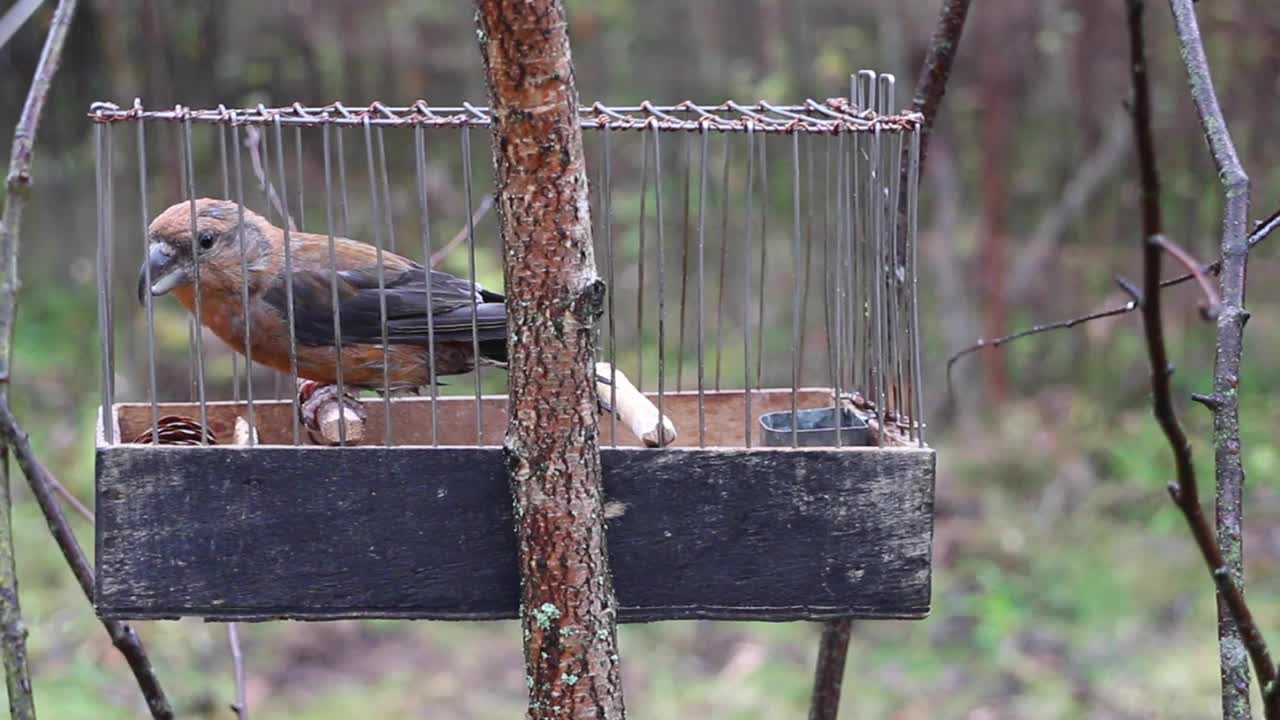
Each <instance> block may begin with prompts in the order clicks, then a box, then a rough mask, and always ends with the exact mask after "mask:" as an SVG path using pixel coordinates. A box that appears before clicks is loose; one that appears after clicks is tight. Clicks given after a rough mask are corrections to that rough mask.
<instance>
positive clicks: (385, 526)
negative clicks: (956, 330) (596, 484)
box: [96, 445, 934, 622]
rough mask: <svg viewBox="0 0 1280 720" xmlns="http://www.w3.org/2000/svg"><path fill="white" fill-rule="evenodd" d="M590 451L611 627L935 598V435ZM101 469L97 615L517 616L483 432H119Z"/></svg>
mask: <svg viewBox="0 0 1280 720" xmlns="http://www.w3.org/2000/svg"><path fill="white" fill-rule="evenodd" d="M601 454H602V459H603V463H604V470H605V485H606V487H605V490H606V495H607V496H608V498H609V500H610V502H611V508H612V509H613V510H614V511H615V512H618V511H620V512H621V514H620V515H616V516H615V517H613V518H612V519H611V520H610V521H609V530H608V532H609V539H608V542H609V554H610V557H611V563H612V565H613V569H614V577H615V583H616V587H617V593H618V598H619V602H620V603H621V605H622V609H621V613H620V619H621V620H622V621H624V622H639V621H650V620H672V619H681V618H714V619H747V620H800V619H818V618H827V617H840V616H845V617H861V618H876V617H879V618H918V617H923V616H924V615H926V614H927V613H928V610H929V599H930V547H931V541H932V534H933V521H932V509H933V476H934V453H933V451H932V450H927V449H926V450H919V449H897V448H894V449H875V448H846V449H842V450H831V449H821V450H812V449H808V450H806V449H799V450H792V449H755V450H741V449H733V450H711V449H708V450H696V449H694V450H686V449H679V450H646V449H632V448H627V449H622V448H619V449H605V450H603V451H602V453H601ZM97 478H98V484H97V513H98V523H97V571H98V594H97V599H96V602H97V607H98V611H99V613H100V614H102V615H104V616H107V617H117V618H130V619H142V618H166V617H178V616H202V617H207V618H211V619H217V620H230V619H275V618H297V619H333V618H345V617H400V618H434V619H499V618H512V617H515V616H516V614H517V611H518V608H517V598H518V577H517V572H516V561H515V558H516V555H515V541H514V533H513V530H512V519H511V496H510V491H509V489H508V484H507V474H506V469H505V467H504V465H503V456H502V451H501V450H499V449H496V448H417V447H407V448H321V447H299V448H286V447H263V448H255V449H248V448H242V447H209V448H199V447H149V446H138V445H119V446H112V447H102V448H99V450H98V457H97Z"/></svg>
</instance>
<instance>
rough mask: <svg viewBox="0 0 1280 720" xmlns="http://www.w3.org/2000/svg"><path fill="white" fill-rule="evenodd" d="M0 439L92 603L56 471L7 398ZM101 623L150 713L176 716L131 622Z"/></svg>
mask: <svg viewBox="0 0 1280 720" xmlns="http://www.w3.org/2000/svg"><path fill="white" fill-rule="evenodd" d="M0 441H3V442H4V443H5V444H6V445H7V446H8V447H9V448H10V450H12V452H13V455H14V458H15V459H16V460H17V461H18V466H19V467H20V468H22V473H23V474H24V475H26V478H27V484H28V485H29V486H30V487H31V493H32V494H33V495H34V496H35V498H36V502H37V503H38V504H39V505H40V510H41V511H43V512H44V517H45V521H46V522H47V523H48V524H49V532H51V533H52V534H53V539H54V540H55V541H56V542H57V543H58V548H59V549H60V550H61V551H62V556H63V557H64V558H66V561H67V564H68V565H70V566H71V573H72V574H73V575H75V578H76V582H77V583H79V585H80V589H81V591H83V592H84V595H85V598H87V599H88V600H89V602H90V603H92V602H93V593H94V577H93V567H92V566H91V565H90V564H89V559H88V558H87V557H85V554H84V550H83V549H81V547H80V542H79V541H78V540H76V536H75V533H74V532H73V531H72V530H71V526H70V525H69V524H68V523H67V518H66V516H65V515H63V514H62V508H61V507H60V506H59V505H58V499H57V498H56V497H55V493H54V490H53V486H54V482H55V481H54V480H53V474H52V473H50V472H49V470H48V469H47V468H46V467H45V466H44V465H43V464H42V463H41V462H40V460H39V458H37V457H36V455H35V452H34V451H32V449H31V442H30V440H29V439H28V437H27V434H26V432H24V431H23V430H22V427H21V426H20V425H19V424H18V421H17V419H15V418H14V417H13V413H11V412H10V411H9V407H8V404H7V403H4V402H0ZM102 625H103V627H105V628H106V630H107V634H108V635H109V636H110V637H111V644H112V645H115V647H116V649H117V650H119V651H120V654H121V655H123V656H124V658H125V660H126V661H127V662H128V663H129V668H130V669H131V670H132V671H133V676H134V677H135V678H136V679H137V681H138V688H139V689H140V690H141V691H142V696H143V698H145V699H146V702H147V708H148V709H149V710H150V711H151V717H153V718H155V719H156V720H172V718H173V716H174V715H173V708H172V707H171V706H170V705H169V700H168V698H166V697H165V694H164V689H163V688H161V687H160V681H159V679H158V678H157V677H156V674H155V671H154V669H153V668H152V667H151V661H150V659H148V658H147V652H146V650H145V649H144V648H143V645H142V639H141V638H139V637H138V635H137V633H135V632H134V630H133V628H132V627H130V626H129V624H128V623H123V622H120V621H119V620H108V619H106V618H103V619H102Z"/></svg>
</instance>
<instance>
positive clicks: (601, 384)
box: [596, 362, 676, 447]
mask: <svg viewBox="0 0 1280 720" xmlns="http://www.w3.org/2000/svg"><path fill="white" fill-rule="evenodd" d="M610 380H612V382H613V387H612V388H610V386H609V381H610ZM611 395H612V397H614V398H615V402H616V405H614V406H613V407H612V408H608V407H605V406H607V405H608V403H609V398H610V396H611ZM596 396H597V397H598V398H599V399H600V403H601V406H602V407H604V408H605V410H606V411H612V413H613V414H614V416H616V417H617V418H618V420H621V421H622V424H623V425H626V426H627V429H628V430H630V431H631V433H632V434H633V435H635V436H636V437H637V438H639V439H640V440H641V442H643V443H644V444H645V445H646V446H647V447H666V446H667V445H670V444H671V443H673V442H675V441H676V426H675V424H674V423H672V422H671V418H669V417H667V416H665V415H663V414H662V413H660V412H658V408H657V406H656V405H654V404H653V402H652V401H650V400H649V398H647V397H645V396H644V395H643V394H642V393H641V392H640V391H639V390H637V389H636V386H635V385H632V384H631V381H630V380H629V379H627V376H626V375H624V374H623V373H622V371H621V370H616V369H614V368H613V367H612V366H611V365H609V363H607V362H598V363H596Z"/></svg>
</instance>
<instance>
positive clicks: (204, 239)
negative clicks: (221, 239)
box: [200, 232, 216, 250]
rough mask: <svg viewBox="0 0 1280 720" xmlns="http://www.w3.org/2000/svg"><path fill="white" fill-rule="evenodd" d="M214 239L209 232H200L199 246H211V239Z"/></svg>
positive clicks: (207, 247) (203, 247) (206, 248)
mask: <svg viewBox="0 0 1280 720" xmlns="http://www.w3.org/2000/svg"><path fill="white" fill-rule="evenodd" d="M215 239H216V238H215V237H214V235H213V233H211V232H202V233H200V247H201V248H202V249H204V250H208V249H209V248H211V247H213V241H214V240H215Z"/></svg>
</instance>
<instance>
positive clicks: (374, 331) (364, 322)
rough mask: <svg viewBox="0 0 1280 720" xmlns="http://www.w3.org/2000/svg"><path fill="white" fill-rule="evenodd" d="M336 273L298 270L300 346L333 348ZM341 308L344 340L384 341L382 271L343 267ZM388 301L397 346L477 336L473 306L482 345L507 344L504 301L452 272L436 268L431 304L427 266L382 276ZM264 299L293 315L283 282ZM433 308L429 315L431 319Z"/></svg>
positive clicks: (295, 309)
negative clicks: (381, 298)
mask: <svg viewBox="0 0 1280 720" xmlns="http://www.w3.org/2000/svg"><path fill="white" fill-rule="evenodd" d="M334 279H335V276H334V275H333V273H331V272H330V271H328V270H299V271H295V272H294V273H293V315H294V327H295V328H296V330H295V332H296V335H297V339H298V343H299V344H302V345H332V344H333V289H332V282H333V280H334ZM336 280H337V286H338V307H339V309H340V311H341V312H340V316H339V319H340V322H341V326H342V342H344V343H372V344H381V343H382V328H381V322H380V321H381V318H382V309H381V303H380V302H379V292H378V271H377V269H376V268H356V269H350V270H340V271H338V273H337V276H336ZM383 287H384V289H385V290H384V292H383V293H382V296H383V297H385V298H386V318H387V341H388V342H390V343H392V344H408V345H422V346H426V345H427V344H428V336H429V335H430V334H434V337H435V341H436V342H442V341H443V342H450V341H452V342H460V341H466V340H470V339H471V334H472V312H473V311H472V307H473V304H474V308H475V310H474V312H475V328H476V333H477V336H478V339H479V340H480V341H481V342H484V341H492V340H499V339H503V340H505V339H506V335H507V314H506V306H505V305H504V304H503V296H502V295H500V294H498V293H494V292H490V291H488V290H481V289H478V288H476V287H475V286H474V285H472V284H471V283H469V282H467V281H465V280H462V279H460V278H457V277H454V276H453V275H450V274H448V273H444V272H440V271H438V270H432V271H431V276H430V293H429V295H430V305H428V301H427V298H428V282H427V272H426V269H425V268H423V267H421V266H418V265H416V264H415V265H414V267H411V268H410V269H408V270H392V269H386V270H384V271H383ZM263 299H264V300H265V301H266V302H267V303H268V304H270V305H272V306H273V307H275V308H276V309H277V310H278V311H279V312H280V314H281V316H282V317H283V316H286V302H287V295H286V290H285V283H284V280H283V278H281V279H278V280H277V281H276V282H275V284H273V285H272V286H271V287H270V288H268V289H267V291H266V293H265V294H264V295H263ZM428 307H430V314H428Z"/></svg>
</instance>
